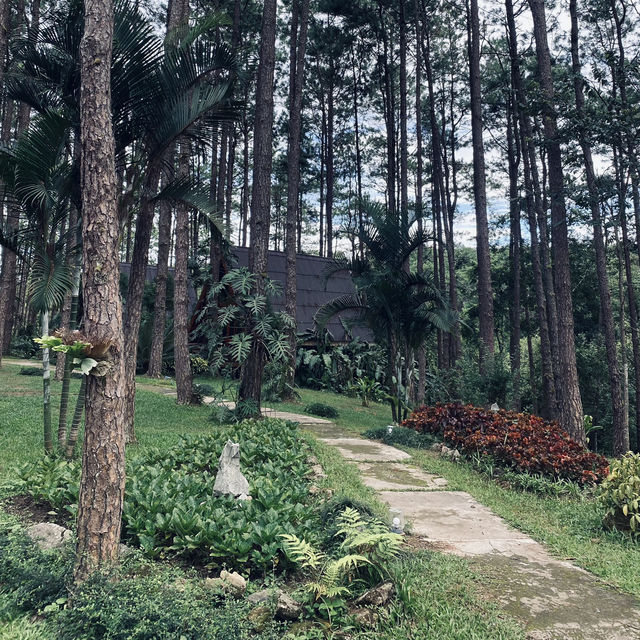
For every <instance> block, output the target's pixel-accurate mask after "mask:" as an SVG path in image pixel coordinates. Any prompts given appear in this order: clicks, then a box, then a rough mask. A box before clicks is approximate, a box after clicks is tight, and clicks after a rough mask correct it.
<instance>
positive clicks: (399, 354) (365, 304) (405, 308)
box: [315, 202, 454, 421]
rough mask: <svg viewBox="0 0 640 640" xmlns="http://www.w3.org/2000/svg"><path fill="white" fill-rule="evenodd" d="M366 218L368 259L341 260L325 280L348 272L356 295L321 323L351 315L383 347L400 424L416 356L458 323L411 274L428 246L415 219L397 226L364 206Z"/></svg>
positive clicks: (325, 312) (319, 316)
mask: <svg viewBox="0 0 640 640" xmlns="http://www.w3.org/2000/svg"><path fill="white" fill-rule="evenodd" d="M363 211H364V213H365V214H366V215H365V219H366V220H370V222H368V223H367V224H365V225H363V226H362V227H361V229H360V234H359V235H360V240H361V242H362V244H363V246H364V247H365V255H364V257H363V258H360V257H355V258H352V259H350V260H349V259H346V258H338V259H336V260H334V262H333V265H332V266H331V267H330V268H329V269H328V271H327V273H326V276H327V278H330V277H331V276H332V275H334V274H335V273H338V272H341V271H348V272H349V273H350V274H351V277H352V278H353V283H354V285H355V289H356V291H355V293H353V294H347V295H344V296H341V297H339V298H336V299H335V300H332V301H331V302H329V303H327V304H325V305H323V306H322V307H321V308H320V309H319V310H318V312H317V313H316V317H315V320H316V324H317V325H318V327H319V328H321V329H322V328H324V327H326V325H327V323H328V322H329V320H330V319H331V318H333V317H334V316H336V315H338V314H343V313H346V314H347V317H348V323H349V324H351V325H354V324H359V325H361V326H365V327H367V328H368V329H369V330H370V331H371V333H372V334H373V336H374V338H375V340H376V342H378V344H381V345H384V346H385V347H386V349H387V354H388V357H387V362H388V369H387V385H388V387H389V389H390V391H391V393H390V402H391V409H392V414H393V419H394V420H395V421H398V420H400V419H401V418H402V417H403V415H404V414H406V410H407V407H408V403H409V398H410V390H411V385H412V377H413V374H412V371H413V361H414V355H415V354H416V353H417V351H418V350H419V349H420V347H421V346H422V345H423V344H424V342H425V340H426V338H427V336H428V335H429V333H430V332H431V330H432V328H434V327H435V328H437V329H440V330H443V331H447V330H449V328H450V326H451V325H452V321H453V319H454V316H453V312H452V311H450V310H449V307H448V305H447V303H446V300H445V298H444V297H443V296H442V294H441V292H440V291H439V290H438V288H437V287H436V286H435V284H434V283H433V281H432V280H431V278H430V277H429V276H428V275H427V274H424V273H418V272H416V271H412V270H411V268H410V266H409V265H410V262H411V258H412V256H413V254H414V252H416V251H417V250H418V248H419V247H420V246H422V245H423V244H424V243H425V242H426V241H427V239H428V238H427V236H426V234H425V233H424V232H423V231H420V230H413V226H414V222H415V220H414V219H409V220H407V221H406V222H403V221H398V218H397V217H396V216H395V215H392V214H391V213H390V212H389V211H388V210H387V209H385V208H384V207H383V206H382V205H379V204H377V203H373V202H364V203H363Z"/></svg>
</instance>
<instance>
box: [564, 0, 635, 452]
mask: <svg viewBox="0 0 640 640" xmlns="http://www.w3.org/2000/svg"><path fill="white" fill-rule="evenodd" d="M569 11H570V14H571V61H572V72H573V88H574V93H575V99H576V116H577V118H578V120H579V121H582V120H583V119H584V117H585V113H584V102H585V100H584V89H583V84H584V83H583V80H582V66H581V63H580V51H579V28H578V7H577V0H569ZM578 138H579V142H580V147H581V149H582V156H583V160H584V169H585V174H586V179H587V188H588V190H589V206H590V209H591V224H592V226H593V244H594V248H595V253H596V271H597V274H598V293H599V296H600V313H601V318H602V328H603V330H604V342H605V348H606V352H607V367H608V369H609V390H610V393H611V405H612V411H613V454H614V455H615V456H620V455H623V454H624V453H626V452H627V451H628V450H629V425H628V422H627V419H626V412H625V401H624V397H623V394H622V383H621V380H620V369H619V367H618V353H617V347H616V332H615V325H614V320H613V310H612V308H611V293H610V290H609V276H608V274H607V256H606V252H605V246H604V238H603V235H602V222H601V220H600V195H599V193H598V184H597V181H596V174H595V170H594V167H593V157H592V153H591V144H590V142H589V140H588V138H587V135H586V133H585V131H584V129H583V128H582V127H581V126H579V127H578ZM623 232H626V225H625V227H624V229H623ZM625 235H626V233H625Z"/></svg>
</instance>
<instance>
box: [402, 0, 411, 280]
mask: <svg viewBox="0 0 640 640" xmlns="http://www.w3.org/2000/svg"><path fill="white" fill-rule="evenodd" d="M400 220H401V221H402V224H404V225H405V226H406V225H407V224H408V221H409V140H408V135H407V19H406V15H405V3H404V2H400ZM406 269H407V270H408V269H409V264H408V263H407V265H406Z"/></svg>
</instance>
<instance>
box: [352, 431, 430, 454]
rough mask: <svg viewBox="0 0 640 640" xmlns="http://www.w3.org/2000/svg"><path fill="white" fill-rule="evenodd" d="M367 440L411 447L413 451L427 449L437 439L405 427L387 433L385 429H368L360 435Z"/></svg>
mask: <svg viewBox="0 0 640 640" xmlns="http://www.w3.org/2000/svg"><path fill="white" fill-rule="evenodd" d="M362 437H363V438H368V439H369V440H382V442H384V443H385V444H389V445H400V446H401V447H413V448H414V449H428V448H429V447H430V446H431V445H432V444H433V443H434V442H436V441H437V439H436V438H435V437H433V436H431V435H429V434H422V433H418V432H416V431H414V430H413V429H406V428H405V427H394V428H393V431H392V432H391V433H389V430H388V428H387V427H378V428H376V429H369V430H368V431H365V432H364V433H363V434H362Z"/></svg>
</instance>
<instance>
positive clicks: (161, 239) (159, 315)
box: [147, 177, 172, 378]
mask: <svg viewBox="0 0 640 640" xmlns="http://www.w3.org/2000/svg"><path fill="white" fill-rule="evenodd" d="M163 181H166V177H165V178H163ZM159 209H160V219H159V221H158V270H157V273H156V297H155V303H154V307H153V333H152V338H151V353H150V355H149V369H148V371H147V375H148V376H149V377H150V378H159V377H160V376H161V375H162V354H163V347H164V332H165V322H166V316H167V280H168V275H169V241H170V239H171V218H172V210H171V205H170V204H169V203H168V202H166V201H162V202H160V204H159Z"/></svg>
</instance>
